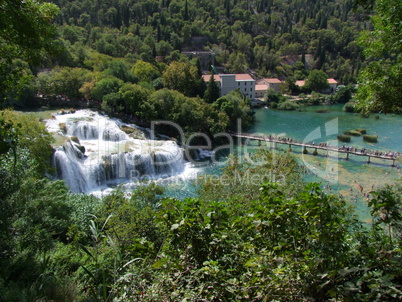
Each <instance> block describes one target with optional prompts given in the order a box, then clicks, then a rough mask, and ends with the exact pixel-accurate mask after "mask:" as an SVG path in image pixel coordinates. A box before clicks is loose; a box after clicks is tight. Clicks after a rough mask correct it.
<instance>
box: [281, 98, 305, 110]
mask: <svg viewBox="0 0 402 302" xmlns="http://www.w3.org/2000/svg"><path fill="white" fill-rule="evenodd" d="M299 107H300V105H299V104H297V103H296V102H293V101H290V100H288V101H285V102H283V103H281V104H279V105H278V109H279V110H288V111H291V110H296V109H298V108H299Z"/></svg>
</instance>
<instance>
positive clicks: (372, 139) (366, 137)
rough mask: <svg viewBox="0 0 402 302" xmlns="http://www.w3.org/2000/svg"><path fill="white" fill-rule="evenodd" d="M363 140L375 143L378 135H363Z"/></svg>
mask: <svg viewBox="0 0 402 302" xmlns="http://www.w3.org/2000/svg"><path fill="white" fill-rule="evenodd" d="M363 140H364V141H365V142H368V143H377V142H378V136H377V135H367V134H366V135H363Z"/></svg>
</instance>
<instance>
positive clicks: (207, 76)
mask: <svg viewBox="0 0 402 302" xmlns="http://www.w3.org/2000/svg"><path fill="white" fill-rule="evenodd" d="M211 76H212V75H211V74H203V75H202V78H203V79H204V81H205V82H209V79H210V78H211ZM214 80H215V81H216V82H219V81H220V80H221V77H220V76H219V74H214Z"/></svg>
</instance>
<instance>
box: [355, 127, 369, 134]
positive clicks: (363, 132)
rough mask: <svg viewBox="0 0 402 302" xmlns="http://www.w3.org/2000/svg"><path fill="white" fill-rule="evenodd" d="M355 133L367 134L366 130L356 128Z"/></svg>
mask: <svg viewBox="0 0 402 302" xmlns="http://www.w3.org/2000/svg"><path fill="white" fill-rule="evenodd" d="M356 131H359V132H360V133H361V134H366V133H367V131H366V129H363V128H357V129H356Z"/></svg>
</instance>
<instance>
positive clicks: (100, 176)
mask: <svg viewBox="0 0 402 302" xmlns="http://www.w3.org/2000/svg"><path fill="white" fill-rule="evenodd" d="M123 125H124V126H128V127H131V128H132V129H135V133H136V134H135V135H131V134H127V133H125V132H124V131H122V130H121V126H123ZM47 128H48V130H49V131H50V132H55V133H58V134H61V135H64V136H65V137H66V141H65V143H64V144H63V145H62V146H59V147H57V149H56V152H55V154H54V156H53V162H54V166H55V168H56V170H57V176H58V177H59V178H61V179H63V180H65V182H66V183H67V185H68V186H69V187H70V188H71V191H73V192H83V193H87V194H88V193H93V192H104V191H105V190H106V191H107V189H108V188H110V187H111V186H116V185H119V184H125V185H127V186H135V185H138V184H140V183H143V182H144V181H145V182H146V181H149V180H155V181H158V180H160V179H166V178H171V177H180V178H182V177H185V178H187V177H190V178H191V177H193V173H191V172H190V173H189V171H190V170H191V165H189V164H188V163H185V161H184V159H183V150H182V149H181V148H180V147H179V146H178V145H177V144H176V142H175V141H173V140H156V139H152V140H148V139H146V138H145V137H146V136H145V135H144V132H143V131H142V130H141V129H140V128H139V127H137V126H136V125H133V124H125V123H123V122H122V121H120V120H118V119H112V118H109V117H108V116H105V115H101V114H99V113H97V112H94V111H91V110H78V111H76V112H75V113H73V114H64V115H55V116H54V119H51V120H48V121H47ZM147 131H148V133H147V136H149V130H147Z"/></svg>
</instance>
